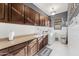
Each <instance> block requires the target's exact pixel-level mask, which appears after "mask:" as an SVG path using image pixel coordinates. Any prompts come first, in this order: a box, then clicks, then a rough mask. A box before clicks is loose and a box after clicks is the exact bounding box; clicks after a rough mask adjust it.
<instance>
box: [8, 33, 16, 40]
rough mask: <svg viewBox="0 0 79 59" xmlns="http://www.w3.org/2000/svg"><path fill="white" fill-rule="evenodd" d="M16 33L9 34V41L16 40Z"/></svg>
mask: <svg viewBox="0 0 79 59" xmlns="http://www.w3.org/2000/svg"><path fill="white" fill-rule="evenodd" d="M14 36H15V32H10V33H9V40H14Z"/></svg>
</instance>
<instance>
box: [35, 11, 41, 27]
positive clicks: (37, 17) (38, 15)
mask: <svg viewBox="0 0 79 59" xmlns="http://www.w3.org/2000/svg"><path fill="white" fill-rule="evenodd" d="M34 22H35V25H36V26H39V25H40V14H39V13H38V12H35V21H34Z"/></svg>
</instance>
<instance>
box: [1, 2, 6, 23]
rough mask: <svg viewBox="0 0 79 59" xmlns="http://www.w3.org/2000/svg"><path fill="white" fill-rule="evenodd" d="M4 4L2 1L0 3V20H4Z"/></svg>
mask: <svg viewBox="0 0 79 59" xmlns="http://www.w3.org/2000/svg"><path fill="white" fill-rule="evenodd" d="M4 9H5V4H4V3H0V22H4V21H5V10H4Z"/></svg>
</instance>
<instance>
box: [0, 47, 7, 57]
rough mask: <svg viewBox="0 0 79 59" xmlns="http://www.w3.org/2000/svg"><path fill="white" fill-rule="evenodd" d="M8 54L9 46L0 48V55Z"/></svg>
mask: <svg viewBox="0 0 79 59" xmlns="http://www.w3.org/2000/svg"><path fill="white" fill-rule="evenodd" d="M7 54H8V48H6V49H3V50H0V56H3V55H7Z"/></svg>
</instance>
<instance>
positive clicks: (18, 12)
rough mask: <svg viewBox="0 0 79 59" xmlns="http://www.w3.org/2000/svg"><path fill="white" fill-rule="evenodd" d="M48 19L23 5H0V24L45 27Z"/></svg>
mask: <svg viewBox="0 0 79 59" xmlns="http://www.w3.org/2000/svg"><path fill="white" fill-rule="evenodd" d="M47 21H49V20H48V18H47V17H46V16H44V15H40V13H39V12H37V11H35V10H33V9H32V8H30V7H28V6H27V5H24V4H23V3H0V22H7V23H15V24H25V25H35V26H47V25H46V24H47Z"/></svg>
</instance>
